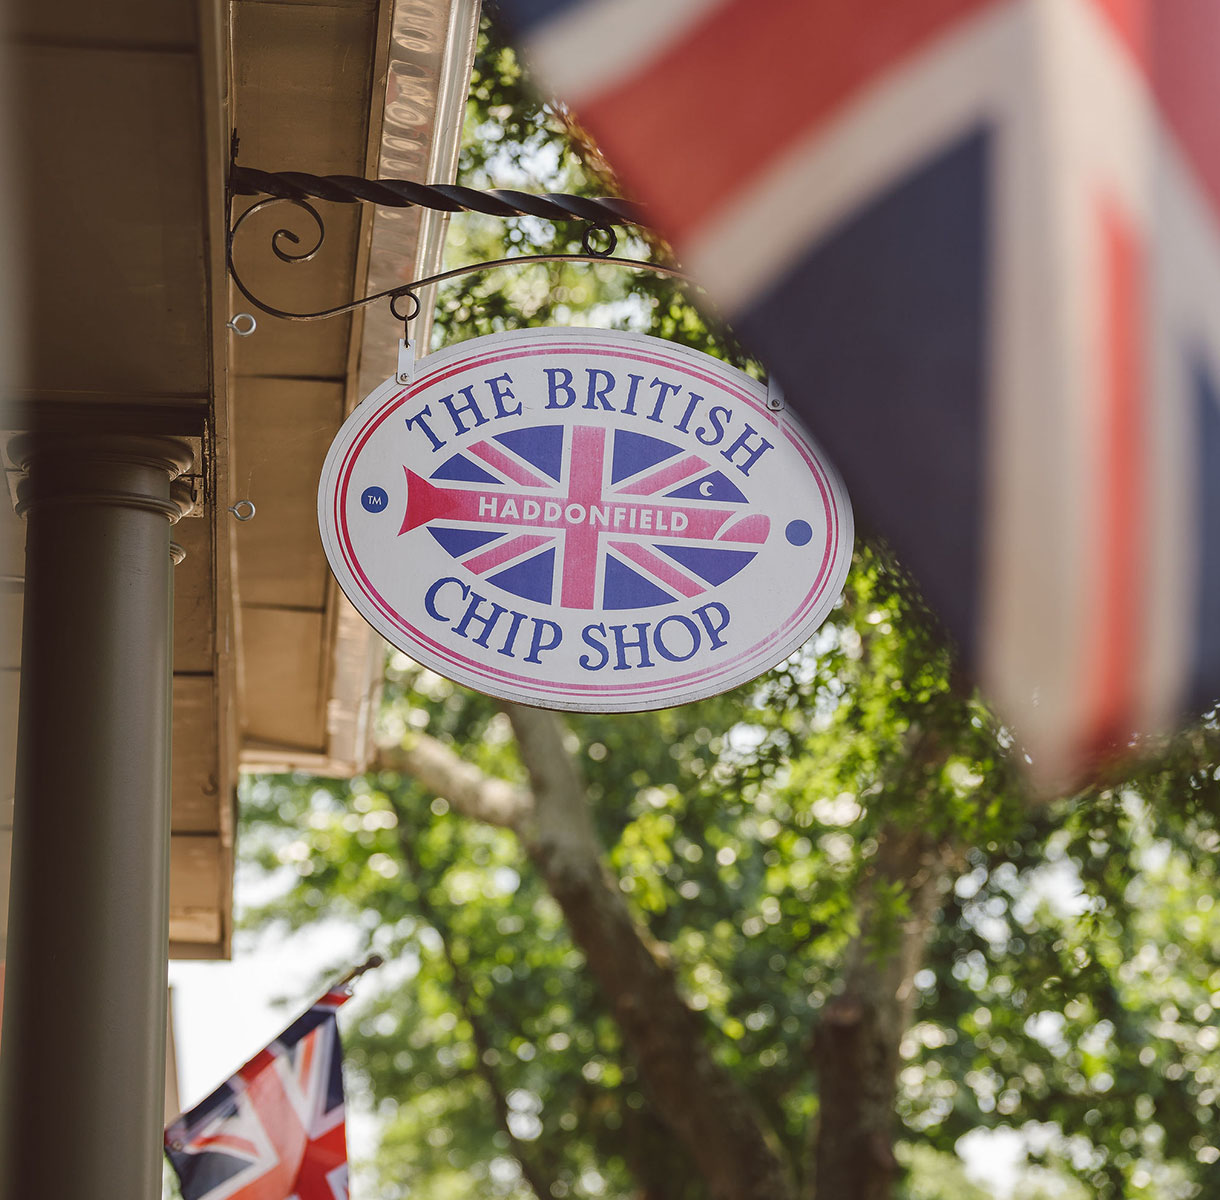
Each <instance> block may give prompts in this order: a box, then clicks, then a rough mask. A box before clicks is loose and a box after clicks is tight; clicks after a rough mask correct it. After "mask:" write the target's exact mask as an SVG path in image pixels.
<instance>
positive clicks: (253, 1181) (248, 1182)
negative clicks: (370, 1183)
mask: <svg viewBox="0 0 1220 1200" xmlns="http://www.w3.org/2000/svg"><path fill="white" fill-rule="evenodd" d="M349 995H350V993H349V992H347V991H346V990H340V991H332V992H328V993H327V994H326V995H325V996H323V997H322V998H321V999H320V1000H319V1001H318V1002H317V1003H316V1004H315V1005H314V1006H313V1007H312V1008H310V1010H309V1011H308V1012H307V1013H305V1014H304V1015H303V1016H301V1017H299V1018H298V1019H297V1020H296V1021H294V1022H293V1023H292V1024H291V1025H290V1026H289V1027H288V1028H287V1029H286V1030H284V1032H283V1033H282V1034H280V1036H279V1037H278V1038H277V1039H276V1040H275V1041H274V1042H272V1043H271V1045H270V1046H268V1047H267V1048H266V1049H265V1050H263V1051H262V1052H261V1053H259V1054H257V1055H256V1056H255V1057H254V1058H252V1059H251V1060H250V1061H249V1062H248V1063H246V1065H245V1066H244V1067H242V1068H241V1069H240V1070H239V1071H238V1072H237V1073H236V1074H235V1075H233V1076H232V1077H231V1078H230V1079H228V1080H226V1081H225V1082H224V1083H222V1084H221V1085H220V1087H218V1088H217V1089H216V1090H215V1091H214V1092H213V1093H212V1094H211V1095H210V1096H208V1098H207V1099H206V1100H203V1101H201V1102H200V1103H199V1104H197V1105H196V1106H195V1107H194V1108H192V1109H191V1110H190V1111H189V1112H185V1113H183V1114H182V1115H181V1116H180V1117H178V1118H177V1119H176V1120H175V1121H174V1122H173V1124H171V1125H170V1126H169V1127H168V1128H167V1129H166V1131H165V1152H166V1154H167V1155H168V1156H169V1160H170V1162H171V1163H172V1164H173V1166H174V1170H175V1171H177V1173H178V1179H179V1182H180V1184H181V1187H182V1195H183V1197H184V1200H347V1141H346V1133H345V1126H344V1104H343V1074H342V1052H341V1048H340V1045H339V1030H338V1025H337V1023H336V1021H335V1011H336V1010H337V1009H338V1007H339V1005H341V1004H343V1003H344V1001H346V1000H347V999H348V997H349Z"/></svg>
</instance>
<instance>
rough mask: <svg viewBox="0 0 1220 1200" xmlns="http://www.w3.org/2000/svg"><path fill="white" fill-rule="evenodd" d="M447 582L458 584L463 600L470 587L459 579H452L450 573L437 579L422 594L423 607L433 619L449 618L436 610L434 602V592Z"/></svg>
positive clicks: (445, 619) (446, 619)
mask: <svg viewBox="0 0 1220 1200" xmlns="http://www.w3.org/2000/svg"><path fill="white" fill-rule="evenodd" d="M447 583H456V584H457V585H458V589H459V590H460V591H461V593H462V599H463V600H464V599H465V598H466V597H467V596H468V595H469V594H470V589H469V588H468V587H467V586H466V585H465V584H464V583H463V582H462V581H461V580H460V579H454V578H453V576H452V575H449V576H446V577H445V578H444V579H438V580H437V581H436V582H435V583H434V584H433V585H432V586H431V587H430V588H429V589H428V590H427V592H426V593H425V594H424V608H425V609H426V610H427V613H428V616H430V617H431V618H432V619H433V620H434V621H448V620H449V618H448V617H447V616H446V615H445V614H444V613H443V612H438V611H437V607H436V605H435V603H434V601H435V600H436V593H437V592H439V591H440V590H441V588H443V587H444V586H445V584H447Z"/></svg>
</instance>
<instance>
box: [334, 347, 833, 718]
mask: <svg viewBox="0 0 1220 1200" xmlns="http://www.w3.org/2000/svg"><path fill="white" fill-rule="evenodd" d="M565 351H569V352H573V353H578V354H582V355H586V356H589V357H609V358H612V359H615V360H621V359H622V357H623V353H622V351H621V350H620V349H617V348H614V349H611V348H603V347H599V346H596V345H592V346H591V345H589V344H587V343H582V342H574V343H565V342H562V341H556V342H553V343H547V344H545V345H539V346H531V347H522V348H521V349H519V350H513V351H509V352H505V351H503V350H496V351H489V352H488V353H487V354H486V355H481V356H477V357H473V358H469V359H461V360H458V361H457V362H456V363H455V364H454V365H452V366H451V367H450V368H448V369H447V370H445V371H443V372H438V373H437V374H435V375H431V376H428V377H427V378H426V379H423V380H421V381H420V383H419V384H418V385H416V386H415V387H413V388H410V389H408V390H405V391H403V392H400V393H398V394H397V395H395V396H394V398H393V399H392V400H391V401H390V402H389V403H387V404H385V405H384V406H383V407H380V408H378V409H377V410H376V411H375V412H374V413H372V414H371V415H370V418H369V421H368V423H367V424H366V425H365V426H364V428H363V429H361V431H360V432H359V433H358V434H357V435H356V436H355V438H353V441H352V443H351V445H350V446H349V447H348V450H347V452H346V453H345V455H344V457H343V460H342V462H341V464H340V466H339V471H338V474H339V482H338V483H337V485H336V487H335V490H334V505H333V510H332V516H333V518H334V521H335V529H336V532H337V533H338V535H339V549H340V552H341V554H342V556H343V561H344V562H345V564H346V565H347V567H348V570H349V571H350V572H351V574H352V577H353V579H355V580H357V581H358V582H359V583H360V584H361V590H362V591H363V592H364V595H365V597H366V598H367V599H368V600H370V601H371V602H372V603H373V604H375V605H376V607H377V608H378V609H379V610H380V612H381V613H382V615H383V616H384V617H385V619H386V620H387V621H388V622H389V623H390V624H392V625H394V626H395V627H397V628H398V629H400V630H402V631H403V632H404V633H406V634H407V635H409V636H410V637H411V638H413V639H414V640H415V641H417V642H418V643H419V644H420V645H421V646H425V647H427V648H428V649H429V650H430V651H431V652H432V653H433V654H435V655H436V657H437V658H438V659H439V660H441V661H442V662H450V663H455V664H460V665H461V666H463V667H465V668H466V669H467V670H468V671H470V673H471V674H472V675H473V676H475V677H477V678H481V679H486V680H488V681H489V682H493V683H497V682H498V683H521V684H524V685H526V686H528V687H529V688H531V689H533V691H534V692H535V693H537V694H539V695H554V696H563V695H565V694H566V695H578V694H595V693H596V694H604V695H609V696H614V695H616V694H618V693H622V692H629V693H631V694H632V695H635V696H638V697H640V698H641V699H645V698H649V697H651V696H661V695H663V696H665V697H666V698H668V699H670V700H671V701H674V700H675V696H676V694H677V693H678V692H679V690H680V689H681V688H682V687H683V685H685V687H686V690H688V691H689V690H693V689H694V688H695V687H697V686H698V684H699V683H700V682H701V681H702V680H704V679H707V678H712V677H717V678H718V677H722V676H725V675H728V674H730V672H731V668H733V667H735V666H738V665H739V664H744V663H748V662H751V661H756V660H759V659H760V658H761V657H763V656H764V655H765V652H766V651H767V649H768V647H771V646H773V645H775V644H776V642H778V641H780V640H782V639H783V638H784V637H785V636H786V635H787V634H788V633H789V631H791V630H792V629H793V628H794V627H795V626H796V625H799V624H800V622H801V621H802V620H804V618H805V617H806V616H807V614H808V613H809V612H810V610H811V609H812V608H813V607H814V606H815V605H816V603H817V602H818V600H819V599H820V598H821V595H822V593H823V592H824V591H825V590H826V586H827V583H828V582H829V574H828V568H829V566H830V564H831V562H833V561H834V557H835V553H836V551H837V549H838V545H839V536H840V529H839V523H838V519H837V513H836V511H835V508H834V505H833V504H832V503H831V501H830V495H829V489H828V486H827V482H826V479H825V477H824V475H823V473H822V470H821V467H820V464H818V463H817V461H816V460H815V459H814V458H812V456H811V455H810V453H809V452H808V450H807V449H806V447H805V445H804V443H803V442H802V441H801V439H800V438H798V437H795V436H794V435H793V434H792V432H791V431H789V430H786V429H784V430H782V431H783V432H784V434H785V436H786V437H787V438H788V441H789V443H790V444H791V445H792V447H793V448H794V449H795V450H796V451H797V453H798V454H799V455H800V456H801V458H802V460H803V461H804V462H805V464H806V466H807V467H808V469H809V471H810V473H811V474H812V475H813V476H814V478H815V480H816V481H817V485H818V489H819V491H820V493H821V496H822V505H823V512H824V517H825V521H826V526H827V530H828V533H829V538H828V541H827V545H826V548H825V550H824V552H823V555H822V561H821V563H820V564H819V567H818V572H817V576H816V578H815V579H814V582H813V585H812V586H811V587H810V589H809V591H808V592H807V593H806V594H805V596H804V598H803V599H802V600H801V601H800V602H798V604H797V605H796V606H795V608H794V610H793V612H792V614H791V615H790V616H789V617H788V618H787V619H786V620H785V621H784V622H783V624H782V625H781V626H780V627H779V628H778V629H776V630H774V631H772V633H771V634H770V635H769V636H768V637H766V638H765V639H763V640H762V641H760V642H756V643H754V644H753V645H752V646H750V647H749V648H748V649H747V650H745V651H743V652H742V653H741V654H739V655H737V656H736V657H734V658H732V659H729V660H727V661H725V660H721V661H719V662H718V663H717V664H716V665H715V666H713V667H705V668H703V669H700V670H697V671H692V672H688V673H687V674H686V675H681V676H676V677H670V678H669V679H666V680H663V681H660V682H658V683H657V684H656V685H655V686H653V687H651V688H648V687H641V686H640V685H639V684H632V683H621V684H615V683H601V682H590V683H566V684H548V683H546V682H545V681H541V680H539V679H537V678H536V677H534V676H530V675H514V674H511V673H509V672H506V671H495V672H492V671H489V670H488V669H487V668H486V667H484V666H483V665H482V664H481V663H480V662H478V661H477V660H475V659H472V658H468V657H467V656H465V655H463V654H458V653H456V652H455V651H454V650H453V649H452V648H451V647H449V646H446V645H444V644H442V643H439V642H437V641H436V640H435V639H434V638H432V637H429V636H428V635H427V634H425V633H424V632H423V630H421V629H419V628H417V627H416V626H414V625H412V624H410V623H409V622H408V621H406V620H405V619H404V617H403V616H402V614H401V613H399V612H398V611H397V610H396V609H395V608H393V607H392V606H391V605H390V604H389V602H388V601H387V600H386V599H385V597H383V596H382V595H381V593H380V592H379V591H378V590H377V588H376V587H374V585H373V583H372V581H371V580H370V579H369V578H368V576H367V574H366V573H365V571H364V569H363V567H362V566H361V565H360V561H359V559H358V558H357V557H356V554H355V548H354V546H353V545H352V540H351V531H350V529H349V528H348V523H347V512H346V509H347V500H348V491H349V488H350V486H351V475H352V471H353V470H354V469H355V464H356V462H357V461H358V459H359V457H360V453H361V452H362V451H363V449H364V447H365V445H366V444H367V443H368V441H369V439H370V438H371V437H372V436H373V434H374V433H376V431H377V430H378V428H380V426H381V424H382V423H383V422H384V421H385V420H387V419H388V418H389V417H390V416H392V415H393V414H394V413H396V412H397V411H398V409H399V408H401V407H402V406H403V404H405V403H406V402H407V401H408V400H410V399H411V398H412V397H413V396H414V395H415V394H416V393H417V392H419V391H421V390H423V388H424V387H425V386H427V387H432V386H435V385H436V384H438V383H442V382H444V381H445V380H446V379H449V378H452V377H453V376H454V375H457V374H460V373H462V372H465V371H468V370H471V369H474V368H477V367H479V366H484V365H487V364H488V363H501V362H508V361H511V360H512V359H516V358H533V357H537V356H538V355H551V354H556V353H563V352H565ZM632 358H633V360H634V361H636V362H640V363H648V364H650V365H653V366H658V367H670V368H672V369H679V370H681V371H682V372H684V373H685V374H686V375H689V376H691V377H693V378H696V379H700V380H702V381H703V382H704V383H707V384H710V385H712V386H714V387H718V388H720V389H721V390H722V391H724V392H727V393H728V394H729V395H732V396H734V397H735V398H736V399H737V400H739V401H740V402H741V403H742V404H744V405H746V407H748V408H749V409H752V410H753V411H754V413H755V414H757V416H758V417H759V418H760V419H762V420H764V421H766V422H768V423H769V424H770V425H772V426H778V424H779V423H778V422H777V420H776V419H775V417H774V415H773V414H771V413H770V412H768V411H767V409H766V408H765V407H764V405H763V404H762V403H761V402H759V401H757V400H755V399H754V397H752V396H750V395H748V394H747V393H745V392H744V391H742V390H741V389H740V388H739V387H737V386H735V385H734V384H733V382H732V381H731V380H728V379H725V378H724V377H723V376H720V375H713V374H711V373H709V372H705V371H700V370H699V369H698V368H697V367H695V366H694V365H693V364H692V363H691V362H690V361H688V360H687V359H684V358H681V357H678V356H674V357H669V356H667V355H664V354H663V353H658V352H655V351H654V352H647V351H644V350H639V349H635V348H633V352H632ZM780 428H781V429H782V427H780ZM678 698H679V699H680V697H678ZM675 702H676V701H675Z"/></svg>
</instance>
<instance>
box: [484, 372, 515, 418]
mask: <svg viewBox="0 0 1220 1200" xmlns="http://www.w3.org/2000/svg"><path fill="white" fill-rule="evenodd" d="M501 380H503V381H504V386H503V387H501V386H500V381H501ZM512 381H513V379H512V376H511V375H509V373H508V372H507V371H505V372H504V374H503V375H497V376H496V377H495V378H494V379H487V380H484V382H485V383H486V384H487V386H488V387H489V388H491V399H492V403H493V404H494V405H495V406H496V416H497V417H519V416H520V415H521V401H520V400H517V397H516V396H515V395H513V393H512V392H511V391H510V390H509V386H508V385H509V384H511V383H512ZM505 400H517V407H516V408H505V407H504V401H505Z"/></svg>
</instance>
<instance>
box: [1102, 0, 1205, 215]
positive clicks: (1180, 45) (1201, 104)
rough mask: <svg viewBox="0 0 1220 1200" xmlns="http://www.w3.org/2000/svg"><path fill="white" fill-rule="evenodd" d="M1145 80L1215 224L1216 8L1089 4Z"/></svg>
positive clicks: (1163, 0) (1176, 1)
mask: <svg viewBox="0 0 1220 1200" xmlns="http://www.w3.org/2000/svg"><path fill="white" fill-rule="evenodd" d="M1093 3H1094V4H1095V5H1096V6H1097V8H1098V9H1099V10H1100V11H1101V13H1102V14H1103V15H1104V16H1105V18H1106V19H1107V21H1108V22H1109V23H1110V26H1111V28H1113V30H1114V31H1115V33H1117V34H1118V36H1119V38H1120V39H1121V40H1122V42H1123V43H1124V44H1125V45H1126V47H1127V49H1128V50H1129V51H1130V52H1131V56H1132V58H1133V59H1134V60H1135V62H1136V64H1137V65H1138V67H1139V69H1140V71H1142V72H1143V75H1144V77H1145V78H1146V79H1147V80H1148V82H1149V85H1150V87H1151V88H1152V91H1153V94H1154V95H1155V97H1156V99H1157V102H1158V103H1159V104H1160V106H1161V108H1162V110H1163V112H1164V115H1165V121H1166V123H1167V124H1168V126H1169V128H1170V129H1171V130H1172V131H1173V135H1174V137H1175V139H1176V141H1177V143H1178V145H1179V147H1180V148H1181V151H1182V153H1183V155H1184V156H1185V158H1186V160H1187V161H1188V162H1189V163H1190V164H1191V166H1192V167H1193V169H1194V171H1195V174H1196V175H1197V176H1198V179H1199V183H1200V185H1201V187H1202V189H1203V191H1204V193H1205V195H1206V197H1207V199H1208V201H1209V202H1210V204H1211V206H1212V211H1213V213H1214V214H1215V216H1216V219H1217V221H1218V222H1220V135H1217V132H1216V119H1217V114H1218V113H1220V69H1218V68H1217V63H1220V4H1218V3H1216V0H1155V2H1154V0H1093Z"/></svg>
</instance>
